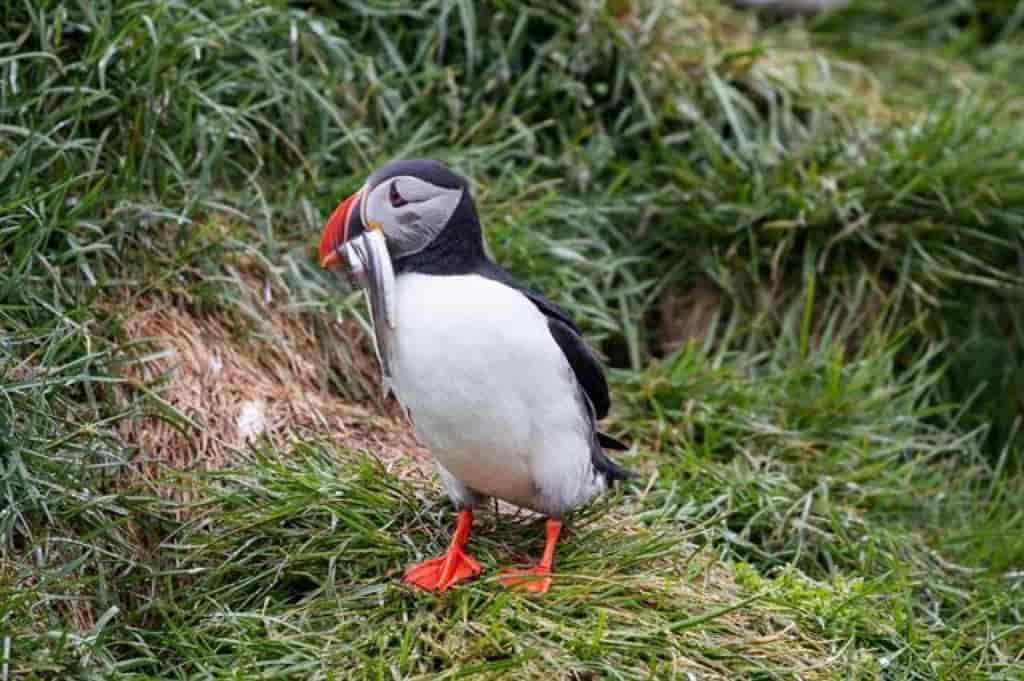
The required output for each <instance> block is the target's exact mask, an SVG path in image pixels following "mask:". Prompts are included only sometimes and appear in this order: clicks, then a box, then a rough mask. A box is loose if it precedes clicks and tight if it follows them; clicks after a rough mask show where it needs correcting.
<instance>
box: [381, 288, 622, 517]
mask: <svg viewBox="0 0 1024 681" xmlns="http://www.w3.org/2000/svg"><path fill="white" fill-rule="evenodd" d="M396 297H397V306H398V314H397V319H398V325H397V328H396V329H395V339H394V341H395V343H394V349H393V357H392V364H393V373H394V377H393V388H394V391H395V394H396V396H397V397H398V399H399V401H400V402H401V403H402V404H403V405H404V406H405V407H406V409H407V410H408V411H409V414H410V416H411V418H412V421H413V425H414V427H415V429H416V432H417V435H418V436H419V437H420V439H421V440H422V441H423V442H424V444H425V445H426V446H427V447H428V448H429V449H430V450H431V452H432V453H433V454H434V456H435V457H437V459H438V461H439V462H440V463H441V464H442V465H443V466H444V467H445V468H446V469H447V470H448V471H449V472H451V473H452V475H454V476H455V477H456V478H458V479H459V480H460V481H461V482H463V483H464V484H465V485H467V486H469V487H470V488H472V489H473V490H476V491H477V492H480V493H482V494H486V495H489V496H495V497H499V498H502V499H506V500H508V501H511V502H513V503H515V504H518V505H520V506H525V507H527V508H532V509H534V510H538V511H541V512H544V513H550V514H554V515H560V514H561V513H562V512H563V511H565V510H567V509H569V508H572V507H574V506H576V505H578V504H580V503H582V502H583V501H586V499H588V498H589V497H590V496H592V495H593V494H594V493H596V492H597V491H599V490H600V488H601V487H602V486H603V481H602V479H601V477H600V476H597V475H595V473H594V471H593V468H592V465H591V462H590V427H591V426H590V424H589V421H588V419H587V417H586V414H585V412H584V411H583V406H582V404H581V402H580V399H579V392H578V387H577V385H576V382H575V377H574V375H573V373H572V369H571V368H570V367H569V364H568V362H567V360H566V359H565V356H564V355H563V354H562V351H561V349H560V348H559V347H558V345H557V344H556V343H555V341H554V339H553V338H552V336H551V333H550V332H549V330H548V326H547V320H546V318H545V317H544V315H543V314H542V313H541V312H540V311H539V310H538V309H537V308H536V307H535V306H534V305H533V303H531V302H530V301H529V300H528V299H527V298H526V297H525V296H524V295H523V294H521V293H520V292H518V291H516V290H515V289H513V288H511V287H508V286H505V285H503V284H500V283H498V282H495V281H491V280H489V279H485V278H483V277H479V276H475V275H464V276H461V275H460V276H429V275H422V274H403V275H400V276H399V277H398V280H397V285H396Z"/></svg>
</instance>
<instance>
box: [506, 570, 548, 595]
mask: <svg viewBox="0 0 1024 681" xmlns="http://www.w3.org/2000/svg"><path fill="white" fill-rule="evenodd" d="M550 575H551V568H548V567H545V566H543V565H534V566H533V567H527V568H512V569H511V570H505V571H504V572H502V574H501V583H502V584H503V585H504V586H505V587H506V588H508V589H512V590H513V591H529V592H531V593H535V594H543V593H547V592H548V589H550V588H551V577H550Z"/></svg>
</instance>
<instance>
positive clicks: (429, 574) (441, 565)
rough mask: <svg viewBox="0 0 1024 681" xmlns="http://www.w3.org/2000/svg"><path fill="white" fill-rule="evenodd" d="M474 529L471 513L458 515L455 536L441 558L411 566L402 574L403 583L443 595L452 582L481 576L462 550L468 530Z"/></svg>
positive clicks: (473, 562) (477, 566)
mask: <svg viewBox="0 0 1024 681" xmlns="http://www.w3.org/2000/svg"><path fill="white" fill-rule="evenodd" d="M472 526H473V511H472V510H470V509H463V510H461V511H459V517H458V520H457V521H456V523H455V534H453V535H452V542H451V544H449V545H448V550H447V551H446V552H445V553H444V555H443V556H439V557H437V558H433V559H431V560H428V561H425V562H423V563H419V564H417V565H410V566H409V568H408V569H407V570H406V571H405V580H404V581H405V583H406V584H412V585H413V586H418V587H420V588H421V589H427V590H428V591H445V590H447V589H448V587H450V586H451V585H452V584H454V583H455V582H459V581H462V580H463V579H468V578H469V577H473V576H475V575H478V574H480V570H481V567H480V563H478V562H476V561H475V560H473V559H472V558H470V557H469V555H467V554H466V552H465V551H464V550H463V547H465V546H466V542H467V541H469V530H470V528H471V527H472Z"/></svg>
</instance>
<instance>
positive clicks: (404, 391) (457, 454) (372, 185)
mask: <svg viewBox="0 0 1024 681" xmlns="http://www.w3.org/2000/svg"><path fill="white" fill-rule="evenodd" d="M367 237H375V238H376V243H380V244H382V245H383V246H382V248H383V255H381V256H380V257H378V258H377V260H378V261H383V262H382V263H378V264H377V268H378V269H383V270H386V271H385V273H384V275H383V276H381V275H380V273H379V272H377V273H371V275H370V276H369V277H366V276H364V282H365V281H366V280H367V279H369V281H370V284H371V288H374V284H373V283H374V282H377V283H376V287H377V288H378V289H379V288H381V287H383V288H385V289H386V290H384V291H380V290H377V291H371V292H368V293H367V296H368V298H369V299H370V302H371V307H372V308H374V309H373V310H372V311H373V312H374V314H373V316H374V321H375V323H374V336H375V349H376V350H377V355H378V359H379V360H380V363H381V366H382V369H383V370H384V378H385V382H386V388H387V389H389V390H390V391H391V392H392V393H393V394H394V396H395V397H396V398H397V400H398V402H399V403H400V405H401V406H402V408H403V409H404V411H405V413H406V415H407V416H408V418H409V420H410V421H411V423H412V426H413V429H414V431H415V433H416V436H417V438H418V439H419V440H420V441H421V442H422V443H423V444H424V445H425V446H426V448H427V449H428V450H429V452H430V454H431V456H432V457H433V458H434V460H435V463H436V466H437V470H438V473H439V476H440V480H441V483H442V485H443V487H444V489H445V491H446V492H447V494H448V496H449V497H450V498H451V501H452V502H453V504H454V505H455V507H456V509H457V518H456V523H455V531H454V534H453V535H452V538H451V543H450V545H449V546H448V549H447V551H446V552H445V553H444V554H443V555H441V556H439V557H437V558H433V559H431V560H427V561H425V562H422V563H419V564H415V565H412V566H410V567H409V568H408V569H407V570H406V571H405V574H404V582H405V583H407V584H410V585H413V586H415V587H419V588H421V589H426V590H429V591H438V592H443V591H446V590H447V589H449V588H450V587H451V586H452V585H454V584H456V583H457V582H460V581H462V580H466V579H469V578H471V577H474V576H476V575H478V574H480V572H481V566H480V563H479V562H477V561H476V560H475V559H474V558H473V557H472V556H470V555H469V553H468V552H467V550H466V544H467V542H468V540H469V536H470V531H471V528H472V525H473V512H474V509H476V508H478V507H479V506H480V505H481V504H482V503H484V502H485V501H486V500H487V499H489V498H496V499H501V500H504V501H506V502H509V503H511V504H513V505H515V506H519V507H521V508H524V509H528V510H531V511H535V512H537V513H539V514H542V515H543V516H545V517H546V523H545V540H546V541H545V548H544V552H543V555H542V556H541V558H540V560H539V561H538V562H537V563H536V564H535V565H533V566H530V567H526V568H514V569H511V570H506V571H503V572H502V573H501V578H500V580H501V582H502V584H504V585H505V586H507V587H509V588H512V589H516V590H526V591H531V592H536V593H544V592H546V591H547V590H548V589H549V588H550V586H551V576H550V575H551V571H552V567H553V565H554V555H555V546H556V544H557V542H558V538H559V535H560V533H561V531H562V522H563V519H564V517H565V515H566V513H568V512H569V511H572V510H573V509H576V508H578V507H580V506H581V505H583V504H585V503H587V502H588V501H590V500H591V499H593V498H594V497H595V496H597V495H598V494H600V493H601V492H602V491H604V490H606V489H608V488H609V487H611V486H612V485H613V484H614V483H616V482H618V481H622V480H626V479H629V478H632V477H634V475H635V474H634V473H633V472H632V471H629V470H627V469H626V468H624V467H622V466H621V465H619V464H617V463H615V462H614V461H612V460H611V459H610V458H609V457H608V456H607V455H606V454H605V449H610V450H626V449H628V447H627V445H625V444H623V443H622V442H620V441H618V440H616V439H615V438H613V437H611V436H609V435H607V434H605V433H603V432H601V431H600V430H599V429H598V421H599V420H601V419H602V418H604V417H605V416H606V415H607V414H608V409H609V405H610V397H609V391H608V383H607V381H606V379H605V376H604V372H603V370H602V367H601V364H600V362H599V361H598V359H597V357H595V355H594V353H593V352H592V351H591V349H590V348H589V346H588V345H587V343H586V341H585V340H584V338H583V335H582V333H581V332H580V329H579V327H578V326H577V325H576V323H575V322H574V321H573V320H572V319H571V318H570V316H569V315H568V313H567V312H566V311H565V310H564V309H563V308H561V307H560V306H558V305H556V304H555V303H553V302H551V301H550V300H548V299H547V298H545V297H544V296H543V295H541V294H540V293H538V292H537V291H535V290H533V289H531V288H528V287H527V286H525V285H523V284H522V283H520V282H519V281H518V280H517V279H516V278H514V277H513V276H512V275H511V274H509V273H508V272H507V271H506V270H505V269H503V268H502V267H500V266H499V265H498V264H497V263H495V262H494V261H493V260H492V259H491V258H490V257H489V256H488V253H487V251H486V249H485V245H484V237H483V231H482V229H481V225H480V220H479V218H478V216H477V210H476V206H475V204H474V201H473V197H472V195H471V193H470V187H469V183H468V182H467V181H466V180H465V179H464V178H463V177H461V176H459V175H457V174H456V173H454V172H453V171H452V170H451V169H449V168H448V167H447V166H446V165H444V164H442V163H441V162H439V161H436V160H431V159H411V160H395V161H391V162H389V163H387V164H386V165H384V166H383V167H381V168H380V169H378V170H377V171H376V172H374V173H373V174H371V175H370V176H369V178H368V179H367V180H366V182H365V183H364V184H363V186H362V187H361V188H360V189H359V190H358V191H356V192H355V193H354V194H352V195H351V196H349V197H348V198H346V199H345V200H344V201H342V202H341V203H340V204H339V205H338V207H337V208H336V209H335V210H334V212H333V213H332V215H331V216H330V218H329V219H328V220H327V222H326V224H325V226H324V229H323V233H322V235H321V239H320V262H321V265H322V266H323V267H324V268H325V269H328V270H331V269H334V268H339V267H341V266H343V265H344V264H345V260H346V248H347V247H349V246H350V245H351V244H354V243H356V242H358V241H360V240H363V239H365V238H367ZM348 258H349V265H350V266H351V265H352V257H351V251H350V252H349V256H348ZM370 262H371V264H372V263H373V262H374V259H373V258H371V259H370ZM363 265H364V266H365V265H366V261H365V259H364V261H363ZM364 275H365V273H364ZM375 301H383V302H381V303H380V305H379V306H383V307H386V313H387V314H380V315H378V314H377V307H379V306H375V305H374V302H375ZM378 317H381V318H386V320H385V321H382V322H380V323H378ZM385 341H386V342H385Z"/></svg>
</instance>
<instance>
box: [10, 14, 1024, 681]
mask: <svg viewBox="0 0 1024 681" xmlns="http://www.w3.org/2000/svg"><path fill="white" fill-rule="evenodd" d="M896 5H899V6H898V7H896ZM1019 18H1020V3H1017V2H1002V3H1000V2H980V1H978V2H972V3H968V2H923V1H922V2H908V3H879V2H873V1H867V0H865V1H861V2H854V3H852V4H851V6H850V7H849V8H847V9H844V10H842V11H839V12H836V13H831V14H829V15H827V16H824V17H821V18H818V19H814V20H810V21H803V20H796V21H788V22H776V21H770V20H762V19H760V18H758V17H757V16H756V15H753V14H749V13H741V12H736V11H733V10H731V9H729V8H727V7H725V6H723V5H722V4H720V3H718V2H713V1H712V0H704V1H701V2H694V3H677V2H641V1H639V0H638V1H637V2H610V3H607V4H597V5H592V4H582V5H580V6H565V7H563V6H561V5H557V4H551V3H539V2H530V1H525V0H517V1H515V2H513V1H511V0H508V1H502V2H497V3H492V4H490V5H488V6H487V7H476V6H475V5H473V4H471V3H464V2H449V1H448V0H437V1H434V2H428V3H422V4H421V6H420V7H418V8H417V9H415V10H412V9H409V8H408V7H404V6H401V5H396V4H394V3H387V2H370V1H363V2H344V3H342V2H314V3H293V4H291V5H286V4H285V3H279V2H261V3H241V2H231V1H229V0H218V1H213V0H209V1H205V2H199V3H186V2H178V1H176V0H138V1H137V2H133V3H119V2H112V1H111V2H93V3H79V2H71V1H68V2H56V1H54V0H46V1H43V2H27V1H26V2H12V3H7V4H5V5H4V6H3V7H2V8H0V207H2V210H0V329H2V330H3V333H2V334H0V397H2V399H0V496H2V498H3V504H0V534H2V537H0V679H4V681H6V679H7V678H30V679H32V678H39V679H43V678H137V679H145V678H153V679H156V678H196V679H198V678H210V679H212V678H260V677H265V678H270V677H286V678H289V677H290V678H294V677H299V678H306V677H308V678H348V677H351V678H377V677H385V676H391V677H395V678H422V677H433V676H442V677H456V676H469V677H474V676H475V677H482V678H490V677H500V676H502V675H513V674H514V675H515V676H517V677H519V678H553V677H554V678H603V677H614V678H651V677H656V678H671V677H672V676H673V675H675V676H677V677H680V678H684V677H686V675H687V674H692V675H695V676H698V677H700V678H758V679H768V678H772V679H774V678H780V679H787V678H788V679H793V678H800V679H804V678H878V679H936V678H938V679H970V678H977V679H1014V678H1020V677H1021V676H1022V675H1024V613H1022V611H1021V608H1020V605H1019V603H1020V602H1021V600H1022V599H1021V590H1022V588H1024V574H1022V568H1024V543H1022V540H1021V537H1024V514H1022V512H1021V510H1020V509H1021V508H1024V504H1022V501H1024V477H1022V475H1024V468H1022V466H1024V456H1022V448H1021V447H1022V445H1021V440H1020V437H1019V432H1020V418H1021V414H1022V413H1024V403H1022V402H1021V400H1020V397H1019V396H1020V395H1021V394H1024V393H1022V389H1024V363H1022V356H1024V355H1022V348H1024V340H1022V339H1024V336H1022V331H1021V330H1022V329H1024V324H1022V318H1021V313H1020V310H1021V305H1020V302H1021V297H1022V292H1024V277H1022V275H1021V271H1020V263H1021V262H1022V259H1021V258H1022V248H1024V227H1022V225H1024V183H1022V182H1021V180H1020V178H1021V151H1022V149H1024V128H1022V127H1021V124H1020V112H1021V107H1022V102H1024V99H1022V94H1024V91H1022V89H1021V88H1022V83H1021V81H1020V78H1019V75H1018V74H1019V72H1020V70H1019V69H1017V68H1016V66H1017V65H1018V64H1019V63H1020V62H1021V55H1022V54H1024V52H1022V50H1024V44H1022V42H1021V41H1022V33H1021V25H1020V22H1019ZM409 155H431V156H436V157H439V158H442V159H444V160H446V161H448V162H449V163H451V164H452V165H454V166H455V167H456V168H458V169H459V170H460V171H461V172H463V173H464V174H465V175H466V176H468V177H470V178H471V179H472V181H473V183H474V189H475V192H476V195H477V197H478V202H479V204H480V210H481V213H482V214H483V215H484V216H485V220H486V229H487V233H488V239H489V243H490V246H491V249H492V251H493V252H494V254H495V255H496V257H498V259H500V260H501V261H502V262H503V263H505V264H507V265H508V266H509V267H510V268H511V269H512V270H513V271H515V272H517V273H518V274H520V275H521V276H523V277H524V278H526V279H528V280H529V281H530V282H531V283H532V284H533V285H535V286H537V287H539V288H541V289H543V290H545V291H547V292H549V293H550V294H551V295H552V296H553V297H555V298H556V299H557V300H559V301H560V302H561V303H563V304H565V305H566V306H567V307H568V308H569V309H570V310H571V311H572V313H573V315H574V316H575V317H576V318H578V319H579V320H580V322H581V323H582V325H583V327H584V328H585V329H586V332H587V334H588V336H589V338H590V339H591V341H592V342H593V343H594V344H595V345H596V346H597V347H599V348H600V349H601V350H602V351H603V353H604V354H605V355H606V357H607V358H608V362H609V364H610V365H611V366H613V367H614V369H613V370H612V372H611V378H612V383H613V392H614V402H615V404H616V407H615V409H614V410H613V418H612V419H611V421H610V422H609V426H610V428H611V429H612V430H613V431H614V432H616V433H619V434H622V435H624V436H626V437H628V438H630V439H631V440H633V441H634V442H636V443H637V449H636V453H635V454H633V455H632V459H631V464H632V465H635V466H636V467H638V468H640V469H641V470H643V471H644V474H645V477H644V479H643V481H642V482H641V483H639V484H637V485H636V486H635V487H633V488H631V489H629V490H626V492H625V493H624V494H623V495H621V496H617V497H615V498H612V499H610V500H608V501H606V502H603V503H602V504H599V505H598V506H596V507H595V508H592V509H588V510H586V511H584V512H583V513H582V514H581V515H580V517H578V518H576V519H574V522H573V530H572V532H571V535H570V538H569V540H568V541H566V542H565V544H564V545H563V546H562V548H561V553H560V554H559V562H558V564H557V567H558V569H559V570H560V571H561V574H559V576H558V580H557V582H556V586H555V588H554V590H553V591H552V593H551V594H550V595H549V597H548V598H546V599H544V600H542V601H537V600H532V599H529V598H523V597H520V596H518V595H514V594H509V593H506V592H505V591H503V590H502V589H501V588H500V587H499V586H498V585H497V583H496V580H495V578H494V575H495V571H496V569H497V568H499V567H502V566H505V565H509V564H512V563H517V562H521V561H524V560H525V559H527V558H528V557H529V556H530V555H532V554H534V553H536V551H537V549H538V548H539V545H538V541H539V536H540V534H539V531H538V527H537V526H536V525H535V524H532V523H531V522H528V521H522V522H513V521H512V519H510V518H507V517H506V516H504V515H503V516H501V517H500V518H499V519H496V518H495V517H494V516H492V515H490V514H485V516H484V518H483V522H481V523H480V524H481V528H480V531H479V532H478V533H477V534H476V535H475V536H474V539H473V548H474V551H476V552H477V553H478V554H479V555H480V557H481V559H482V561H483V562H484V564H485V566H486V567H487V569H488V572H487V573H486V577H485V578H484V579H481V580H479V581H477V582H474V583H472V584H470V585H468V586H467V587H465V588H461V589H458V590H456V591H455V592H453V593H451V594H448V595H445V596H443V597H434V596H424V595H420V594H413V593H411V592H409V591H408V590H406V589H404V588H402V587H401V586H399V584H398V582H397V576H398V575H399V574H400V571H401V567H402V566H403V565H404V564H406V563H408V562H410V561H412V560H416V559H418V558H420V557H422V556H425V555H427V554H429V553H432V552H435V551H437V550H439V549H440V547H441V546H442V545H443V544H444V543H445V540H446V537H447V533H448V531H449V525H450V522H451V513H450V509H449V508H448V505H447V502H446V501H445V500H444V499H443V497H442V495H441V493H440V492H439V490H438V489H437V487H436V485H434V484H433V483H432V482H431V479H430V476H429V474H428V473H426V472H424V468H423V462H422V461H420V460H418V459H416V458H415V456H401V455H412V454H417V453H418V452H419V450H418V448H417V447H416V446H415V445H414V444H413V443H412V442H411V440H410V439H409V437H408V433H407V431H406V430H405V428H404V426H402V425H401V424H400V422H398V421H395V420H392V419H389V417H388V416H387V414H388V413H391V412H390V411H389V410H391V409H392V408H393V407H392V406H391V405H389V404H388V403H386V402H384V401H383V400H382V399H381V397H380V394H379V390H378V389H377V387H376V385H375V380H374V378H375V370H374V368H373V366H372V364H371V363H369V361H368V357H367V354H366V345H365V332H366V329H367V325H366V320H365V314H364V311H363V310H362V308H361V307H360V303H359V299H358V296H355V295H353V294H351V292H347V291H346V290H344V289H343V288H341V287H339V286H338V285H337V283H336V282H334V281H333V280H331V279H329V278H327V277H325V276H324V275H323V274H322V273H321V272H320V271H319V270H318V268H317V267H316V263H315V259H314V257H313V256H314V249H315V244H316V237H317V234H318V230H319V227H320V225H321V223H322V220H323V218H324V217H325V216H326V215H327V214H328V212H329V211H330V210H331V209H332V208H333V207H334V205H335V203H336V201H337V200H338V198H339V197H340V196H343V195H345V194H347V193H348V192H349V191H351V190H352V189H354V188H355V187H357V186H358V185H359V184H360V183H361V182H362V179H363V178H364V177H365V175H366V174H367V173H368V172H370V171H371V170H372V169H373V168H374V167H375V166H376V165H377V164H379V163H381V162H383V161H384V160H386V159H388V158H392V157H394V156H409ZM154 319H155V320H156V321H153V320H154ZM680 320H682V321H684V322H686V323H684V324H682V325H681V326H680V324H679V323H678V322H680ZM680 329H682V331H680ZM245 405H249V407H251V408H254V409H263V410H265V412H266V413H267V414H269V415H270V422H271V423H272V424H273V425H272V426H271V427H268V430H267V432H266V433H265V435H266V437H264V438H258V439H257V440H255V441H248V442H247V441H246V438H244V437H241V436H240V435H239V433H238V432H237V431H238V429H237V416H238V413H239V410H240V409H241V408H242V407H243V406H245ZM261 413H263V412H261ZM211 452H212V453H215V454H216V456H213V455H212V454H211Z"/></svg>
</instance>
